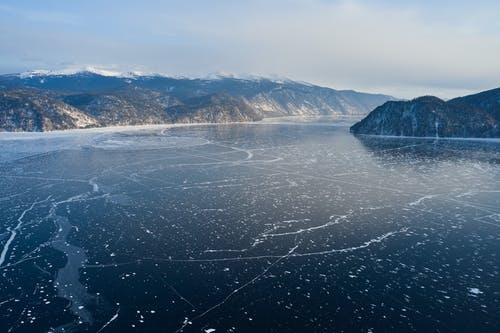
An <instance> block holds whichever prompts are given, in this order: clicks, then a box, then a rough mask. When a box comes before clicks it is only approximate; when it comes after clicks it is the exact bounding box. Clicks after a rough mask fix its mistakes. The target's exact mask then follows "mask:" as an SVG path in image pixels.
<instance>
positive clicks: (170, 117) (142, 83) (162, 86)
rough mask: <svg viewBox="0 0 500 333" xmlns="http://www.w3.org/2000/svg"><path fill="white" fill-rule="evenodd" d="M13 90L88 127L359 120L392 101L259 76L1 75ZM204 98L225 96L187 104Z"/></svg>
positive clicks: (2, 84)
mask: <svg viewBox="0 0 500 333" xmlns="http://www.w3.org/2000/svg"><path fill="white" fill-rule="evenodd" d="M19 89H23V90H25V91H27V92H28V91H29V92H30V93H29V95H31V97H30V98H35V95H40V96H46V97H50V98H52V99H53V100H54V103H56V102H55V101H58V102H57V103H65V104H67V105H68V107H73V108H75V109H77V111H78V112H81V113H83V114H85V115H87V116H88V117H90V118H92V119H94V121H93V125H92V126H113V125H140V124H162V123H174V122H207V121H208V122H214V123H217V122H239V121H255V120H260V119H262V118H266V117H280V116H316V115H343V116H344V115H348V116H359V115H364V114H367V113H368V112H369V111H370V110H372V109H373V108H374V107H376V106H378V105H380V104H381V103H383V102H385V101H387V100H393V99H394V98H393V97H392V96H387V95H382V94H367V93H362V92H357V91H353V90H335V89H331V88H326V87H320V86H316V85H313V84H307V83H302V82H297V81H292V80H274V79H269V78H261V77H259V78H252V79H242V78H235V77H222V76H221V77H218V78H216V79H208V78H174V77H167V76H162V75H138V74H130V75H124V76H116V75H102V74H99V73H94V72H92V71H84V72H77V73H58V72H46V71H38V72H32V73H23V74H7V75H0V90H1V91H6V92H7V91H14V90H19ZM204 96H225V97H224V98H220V99H210V98H209V99H205V100H204V101H205V102H206V103H209V104H210V103H211V104H210V105H209V104H206V103H205V104H204V105H202V106H201V105H200V106H198V110H196V105H195V104H196V103H195V104H193V103H194V102H195V101H196V100H197V99H200V98H201V99H203V97H204ZM11 106H13V105H11ZM173 107H175V108H173ZM17 110H18V111H16V109H15V108H11V109H9V110H6V109H0V112H1V111H4V112H9V113H16V112H20V113H23V112H24V113H25V114H24V115H23V117H24V118H26V117H29V115H30V113H29V112H28V113H26V110H24V109H22V108H18V109H17ZM181 112H184V113H185V114H181ZM203 112H206V113H207V114H206V115H204V114H203ZM56 123H57V122H56ZM73 125H75V124H73ZM73 125H72V123H65V124H60V125H58V126H62V127H65V126H67V128H72V127H71V126H73ZM75 126H76V125H75ZM86 126H87V125H86ZM33 128H34V127H33ZM0 130H4V131H5V130H25V129H23V127H22V126H19V128H18V129H16V128H15V126H13V125H12V122H11V123H10V125H9V126H7V125H5V124H4V123H2V122H0ZM39 130H45V129H44V128H39Z"/></svg>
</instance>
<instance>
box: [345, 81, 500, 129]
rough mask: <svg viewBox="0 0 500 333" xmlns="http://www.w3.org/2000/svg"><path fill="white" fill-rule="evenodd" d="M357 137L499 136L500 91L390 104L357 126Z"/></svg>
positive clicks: (354, 127) (375, 111)
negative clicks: (361, 135) (360, 135)
mask: <svg viewBox="0 0 500 333" xmlns="http://www.w3.org/2000/svg"><path fill="white" fill-rule="evenodd" d="M351 132H352V133H355V134H370V135H391V136H415V137H463V138H468V137H476V138H498V137H500V89H493V90H489V91H485V92H482V93H479V94H475V95H470V96H465V97H459V98H455V99H452V100H449V101H447V102H445V101H443V100H441V99H439V98H437V97H433V96H424V97H419V98H416V99H413V100H411V101H390V102H386V103H385V104H383V105H381V106H379V107H377V108H376V109H375V110H373V111H372V112H371V113H370V114H369V115H368V116H367V117H366V118H365V119H363V120H362V121H360V122H358V123H356V124H354V125H353V126H352V127H351Z"/></svg>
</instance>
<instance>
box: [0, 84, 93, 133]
mask: <svg viewBox="0 0 500 333" xmlns="http://www.w3.org/2000/svg"><path fill="white" fill-rule="evenodd" d="M0 110H1V111H0V131H30V132H32V131H52V130H59V129H67V128H85V127H95V126H98V125H99V124H98V122H97V121H96V120H95V119H94V118H92V117H89V116H88V115H86V114H85V113H83V112H81V111H80V110H78V109H77V108H74V107H72V106H70V105H68V104H66V103H64V102H61V101H59V100H57V99H54V98H50V97H48V96H45V95H43V94H41V93H39V92H36V91H33V90H31V91H30V90H7V91H2V90H0Z"/></svg>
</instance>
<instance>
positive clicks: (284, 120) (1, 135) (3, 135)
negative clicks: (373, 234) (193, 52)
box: [0, 115, 353, 141]
mask: <svg viewBox="0 0 500 333" xmlns="http://www.w3.org/2000/svg"><path fill="white" fill-rule="evenodd" d="M351 119H353V118H352V117H350V116H348V115H347V116H345V115H340V116H337V115H331V116H330V115H326V116H285V117H269V118H264V119H262V120H258V121H239V122H236V121H235V122H224V123H173V124H143V125H113V126H104V127H89V128H70V129H61V130H54V131H43V132H28V131H19V132H8V131H0V141H2V140H11V139H36V138H37V137H41V136H52V137H57V136H64V135H68V134H93V133H108V132H109V133H113V132H125V131H140V130H154V129H168V128H180V127H194V126H232V125H279V124H287V125H292V124H296V125H304V124H312V123H313V122H314V121H318V120H337V121H339V122H340V121H348V120H351ZM294 120H295V121H294ZM297 120H302V121H297ZM331 124H332V122H330V125H331ZM346 126H347V124H346Z"/></svg>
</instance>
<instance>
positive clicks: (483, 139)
mask: <svg viewBox="0 0 500 333" xmlns="http://www.w3.org/2000/svg"><path fill="white" fill-rule="evenodd" d="M351 134H352V135H354V136H363V137H371V138H382V139H417V140H433V141H436V140H437V141H439V140H454V141H481V142H499V143H500V138H477V137H472V138H466V137H453V136H443V137H434V136H399V135H379V134H355V133H351Z"/></svg>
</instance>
